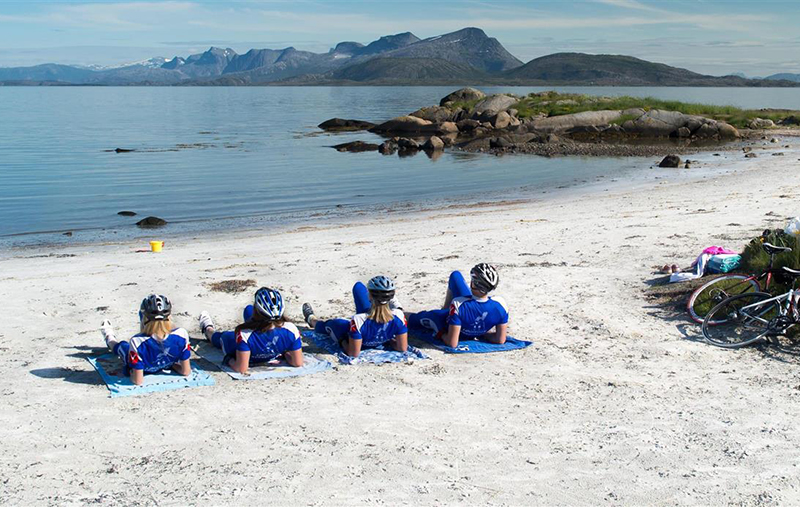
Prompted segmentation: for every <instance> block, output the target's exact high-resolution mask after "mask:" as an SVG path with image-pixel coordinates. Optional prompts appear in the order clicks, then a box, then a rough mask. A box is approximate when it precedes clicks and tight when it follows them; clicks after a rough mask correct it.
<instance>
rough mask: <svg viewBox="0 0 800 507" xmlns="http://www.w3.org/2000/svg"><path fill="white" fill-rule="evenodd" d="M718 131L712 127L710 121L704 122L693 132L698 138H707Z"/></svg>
mask: <svg viewBox="0 0 800 507" xmlns="http://www.w3.org/2000/svg"><path fill="white" fill-rule="evenodd" d="M718 132H719V131H718V130H717V129H716V128H714V127H713V126H712V125H711V124H710V123H704V124H702V125H701V126H700V128H699V129H697V130H696V131H695V132H694V135H695V136H697V138H698V139H708V138H710V137H714V136H715V135H717V133H718Z"/></svg>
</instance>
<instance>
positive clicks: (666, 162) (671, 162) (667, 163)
mask: <svg viewBox="0 0 800 507" xmlns="http://www.w3.org/2000/svg"><path fill="white" fill-rule="evenodd" d="M680 165H681V157H679V156H677V155H667V156H666V157H664V159H663V160H661V163H660V164H658V167H680Z"/></svg>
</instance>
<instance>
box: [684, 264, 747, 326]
mask: <svg viewBox="0 0 800 507" xmlns="http://www.w3.org/2000/svg"><path fill="white" fill-rule="evenodd" d="M760 290H761V286H759V285H758V282H757V281H756V280H755V279H754V278H751V277H749V276H744V275H724V276H720V277H719V278H715V279H713V280H711V281H710V282H708V283H706V284H703V285H701V286H700V287H698V288H697V289H696V290H695V291H694V292H692V295H691V296H689V301H688V302H687V303H686V310H687V311H688V312H689V316H690V317H691V318H692V320H693V321H695V322H697V323H698V324H702V323H703V321H704V320H705V318H706V314H707V313H708V312H709V311H710V310H711V309H712V308H713V307H714V306H716V305H718V304H719V303H721V302H722V301H723V300H725V299H726V298H729V297H731V296H735V295H737V294H744V293H745V292H758V291H760ZM722 322H724V321H713V322H710V323H709V325H711V326H716V325H717V324H721V323H722Z"/></svg>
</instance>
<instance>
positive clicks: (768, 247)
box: [761, 243, 792, 255]
mask: <svg viewBox="0 0 800 507" xmlns="http://www.w3.org/2000/svg"><path fill="white" fill-rule="evenodd" d="M761 248H763V249H764V251H765V252H767V253H768V254H770V255H774V254H777V253H781V252H791V251H792V249H791V248H789V247H788V246H775V245H773V244H772V243H764V244H763V245H761Z"/></svg>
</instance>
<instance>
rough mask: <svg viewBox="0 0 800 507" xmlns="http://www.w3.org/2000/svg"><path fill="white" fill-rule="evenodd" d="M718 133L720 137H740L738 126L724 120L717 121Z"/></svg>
mask: <svg viewBox="0 0 800 507" xmlns="http://www.w3.org/2000/svg"><path fill="white" fill-rule="evenodd" d="M717 134H718V135H719V138H720V139H738V138H739V137H740V134H739V131H738V130H736V127H734V126H733V125H730V124H728V123H725V122H722V121H718V122H717Z"/></svg>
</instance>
